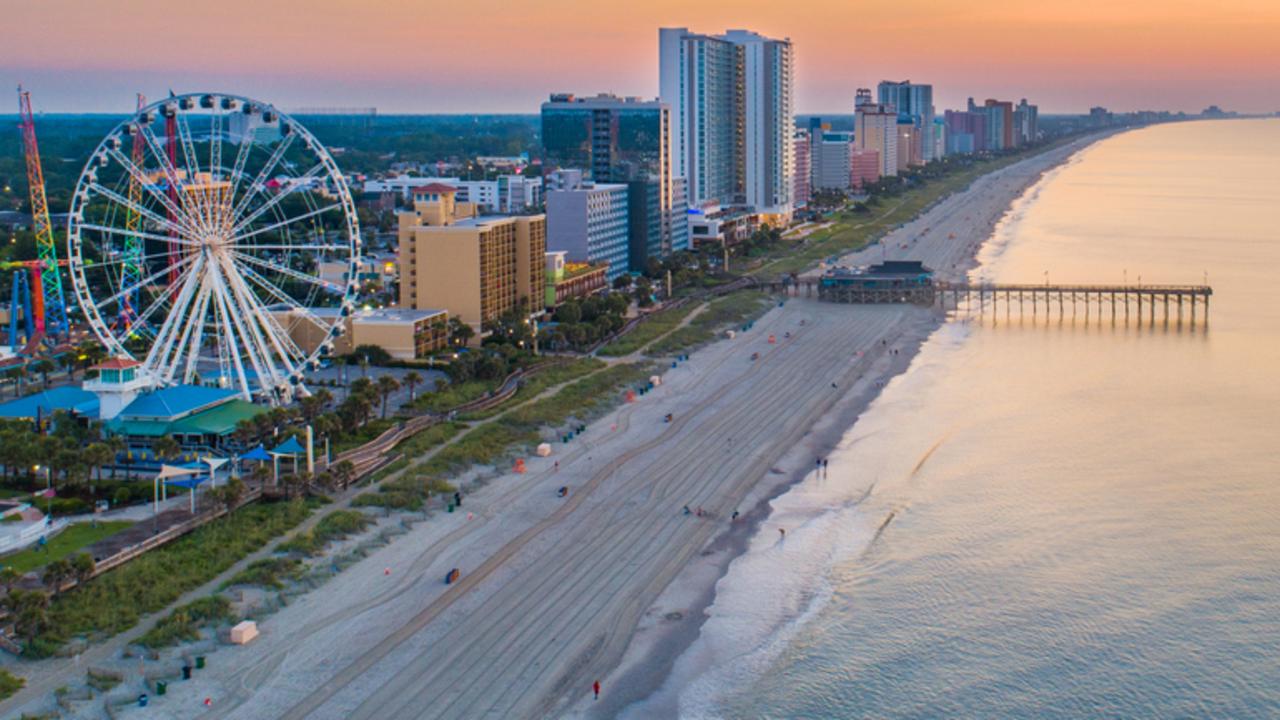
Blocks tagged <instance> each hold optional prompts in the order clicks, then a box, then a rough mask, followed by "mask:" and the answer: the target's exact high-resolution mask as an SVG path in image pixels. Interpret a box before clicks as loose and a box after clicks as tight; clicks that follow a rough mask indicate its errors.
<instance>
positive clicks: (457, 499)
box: [453, 492, 462, 507]
mask: <svg viewBox="0 0 1280 720" xmlns="http://www.w3.org/2000/svg"><path fill="white" fill-rule="evenodd" d="M453 504H454V505H455V506H457V507H462V493H460V492H455V493H454V494H453Z"/></svg>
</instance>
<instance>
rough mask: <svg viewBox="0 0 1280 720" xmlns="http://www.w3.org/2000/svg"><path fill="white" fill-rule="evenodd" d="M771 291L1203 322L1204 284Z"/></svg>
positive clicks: (803, 286)
mask: <svg viewBox="0 0 1280 720" xmlns="http://www.w3.org/2000/svg"><path fill="white" fill-rule="evenodd" d="M766 286H767V287H768V288H769V289H770V290H772V291H773V292H777V293H780V294H783V295H787V296H790V297H817V298H818V299H820V300H825V301H827V302H840V303H853V304H889V303H894V304H904V303H905V304H913V305H921V306H926V307H927V306H936V307H938V308H940V309H942V310H944V311H946V310H960V309H965V310H968V311H969V312H972V313H977V314H986V313H992V314H996V313H1000V312H1002V311H1003V314H1004V315H1006V316H1012V315H1013V314H1014V313H1015V312H1016V313H1017V314H1018V315H1019V316H1024V317H1045V318H1049V317H1054V316H1056V317H1058V318H1065V317H1066V315H1067V310H1068V309H1070V311H1071V315H1072V317H1077V316H1079V315H1083V316H1084V318H1085V319H1086V320H1087V319H1091V318H1097V319H1098V320H1102V319H1104V318H1107V317H1109V318H1110V319H1112V320H1116V321H1119V320H1125V321H1128V320H1139V321H1140V320H1144V319H1146V320H1149V321H1155V320H1156V318H1157V317H1160V318H1162V319H1164V320H1174V321H1177V322H1182V321H1184V320H1187V321H1189V322H1191V323H1197V322H1207V321H1208V319H1209V299H1210V298H1211V297H1212V296H1213V288H1212V287H1210V286H1208V285H1133V284H1126V285H1082V284H1060V285H1051V284H1048V283H1045V284H1017V283H987V282H978V283H969V282H946V281H941V280H933V279H930V280H928V281H926V282H920V283H902V284H895V285H892V286H886V285H885V284H884V283H876V284H871V283H862V282H846V283H833V282H830V281H828V282H823V281H822V280H821V279H819V278H793V277H788V278H784V279H782V280H779V281H777V282H773V283H767V284H766Z"/></svg>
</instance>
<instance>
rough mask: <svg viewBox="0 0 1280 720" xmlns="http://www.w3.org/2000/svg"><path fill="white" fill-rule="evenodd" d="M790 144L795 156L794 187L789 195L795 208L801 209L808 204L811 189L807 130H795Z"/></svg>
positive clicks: (810, 165)
mask: <svg viewBox="0 0 1280 720" xmlns="http://www.w3.org/2000/svg"><path fill="white" fill-rule="evenodd" d="M792 143H793V145H794V150H793V153H794V155H795V178H796V185H795V191H794V192H792V193H791V200H792V202H793V203H794V204H795V206H796V207H797V208H802V207H804V206H806V205H808V204H809V194H810V192H811V188H812V185H811V183H810V173H811V172H812V164H811V160H810V151H809V132H808V131H807V130H796V134H795V137H794V138H793V139H792Z"/></svg>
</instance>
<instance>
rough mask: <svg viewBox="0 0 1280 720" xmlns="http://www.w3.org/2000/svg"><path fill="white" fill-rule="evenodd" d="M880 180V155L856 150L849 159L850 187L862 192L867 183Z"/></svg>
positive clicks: (873, 151) (869, 151) (872, 151)
mask: <svg viewBox="0 0 1280 720" xmlns="http://www.w3.org/2000/svg"><path fill="white" fill-rule="evenodd" d="M879 179H880V153H878V152H876V151H875V150H856V149H855V150H854V151H853V153H852V154H851V155H850V157H849V186H850V187H852V188H853V189H854V190H855V191H859V192H860V191H861V190H862V188H863V187H864V186H865V185H866V184H867V183H873V182H875V181H877V180H879Z"/></svg>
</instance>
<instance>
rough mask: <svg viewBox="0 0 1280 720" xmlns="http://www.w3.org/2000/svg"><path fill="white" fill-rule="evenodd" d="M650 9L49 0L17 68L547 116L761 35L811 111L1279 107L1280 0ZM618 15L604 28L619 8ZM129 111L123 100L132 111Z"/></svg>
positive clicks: (10, 57)
mask: <svg viewBox="0 0 1280 720" xmlns="http://www.w3.org/2000/svg"><path fill="white" fill-rule="evenodd" d="M1002 5H1003V4H991V3H989V4H985V5H984V4H978V3H967V2H966V3H960V2H954V3H952V2H946V3H943V2H930V1H928V0H896V1H895V2H893V3H879V4H873V3H859V4H856V5H855V4H851V3H847V2H842V1H840V0H811V2H808V3H803V4H801V5H794V4H787V3H777V2H772V1H770V2H760V1H759V0H746V1H743V2H719V1H717V2H688V0H650V2H646V3H635V4H625V5H624V4H602V3H599V2H579V1H574V0H544V1H543V2H539V3H522V2H511V3H498V4H492V3H456V2H444V1H441V0H427V1H426V2H422V1H421V0H419V1H416V2H409V1H407V0H391V1H390V2H384V3H377V4H369V3H364V2H354V1H352V0H310V1H309V2H306V3H300V2H266V3H264V2H255V1H250V0H225V1H224V2H223V3H221V4H219V5H218V6H217V8H218V10H217V12H211V11H210V8H212V7H214V6H210V5H208V4H203V3H182V2H174V0H166V1H164V2H161V1H158V0H121V1H120V2H113V3H85V2H83V1H82V0H45V1H44V2H41V3H21V4H17V3H15V4H12V5H11V6H10V7H8V8H7V9H6V12H5V15H6V20H7V24H8V26H9V27H10V28H11V29H13V28H26V29H25V30H24V31H23V32H12V33H10V36H9V38H8V42H7V43H6V44H5V46H4V48H3V49H0V53H2V54H0V58H2V59H3V62H0V66H2V67H4V68H6V69H7V70H8V74H9V76H10V78H11V80H13V81H14V82H16V81H18V80H25V81H27V82H28V84H30V85H33V87H34V89H36V91H37V97H38V98H40V99H41V101H42V102H41V105H42V106H43V107H44V108H45V109H47V110H69V111H75V110H119V111H123V110H127V109H130V108H129V107H128V103H129V98H131V97H133V95H132V93H133V91H134V90H137V89H143V90H150V91H153V92H155V91H157V90H167V89H168V88H169V87H172V88H174V89H175V90H192V89H204V88H211V89H218V88H223V89H231V88H235V89H242V90H243V91H245V92H249V93H250V94H257V95H259V96H261V97H264V98H266V97H270V98H271V99H274V100H276V101H277V102H279V103H281V104H282V105H285V106H291V105H292V106H298V105H334V106H356V105H376V106H378V107H379V109H380V110H381V111H385V112H465V111H475V112H527V113H533V112H537V105H538V103H539V102H541V101H542V100H543V99H544V98H545V96H546V95H547V94H548V93H550V92H555V91H569V92H577V93H594V92H598V91H613V92H617V93H621V94H630V95H648V96H652V95H655V94H656V92H657V37H658V33H657V30H658V28H659V27H661V26H686V27H690V28H692V29H695V30H699V31H703V32H722V31H723V30H725V29H727V28H751V29H754V30H758V31H760V32H762V33H765V34H768V35H772V36H777V37H790V38H791V39H792V40H793V41H794V42H795V46H796V58H797V60H796V62H797V69H796V80H797V111H798V112H801V113H805V112H849V108H850V106H851V104H852V98H853V91H854V89H856V88H857V87H868V86H874V84H875V83H876V82H877V81H879V80H882V79H903V78H911V79H913V80H917V81H921V82H931V83H933V85H934V88H935V102H936V103H937V104H938V109H939V111H941V109H942V108H944V107H957V106H959V105H960V104H962V103H963V102H964V98H965V97H967V96H969V95H972V96H974V97H977V98H979V99H981V98H983V97H990V96H997V97H1003V98H1009V99H1015V100H1016V99H1017V98H1019V97H1027V98H1030V99H1031V100H1032V101H1033V102H1039V103H1040V105H1041V108H1042V111H1045V112H1055V111H1057V112H1079V111H1083V110H1087V108H1088V107H1089V106H1090V105H1092V104H1104V105H1108V106H1109V107H1112V108H1113V109H1117V110H1128V109H1135V108H1172V109H1185V110H1199V109H1200V108H1202V107H1203V106H1205V105H1207V104H1210V103H1217V104H1220V105H1223V106H1224V107H1229V108H1232V109H1239V110H1244V111H1274V110H1280V42H1277V40H1276V38H1277V37H1280V3H1276V2H1274V1H1272V0H1266V1H1263V0H1223V2H1219V3H1215V4H1213V5H1211V6H1210V5H1207V4H1206V3H1204V2H1190V1H1188V0H1164V1H1161V2H1131V3H1127V4H1126V3H1117V2H1114V0H1112V1H1109V2H1103V1H1102V0H1075V1H1073V2H1056V1H1055V2H1035V3H1020V4H1008V5H1007V6H1002ZM602 8H607V11H606V12H601V9H602ZM117 96H118V97H117Z"/></svg>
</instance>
